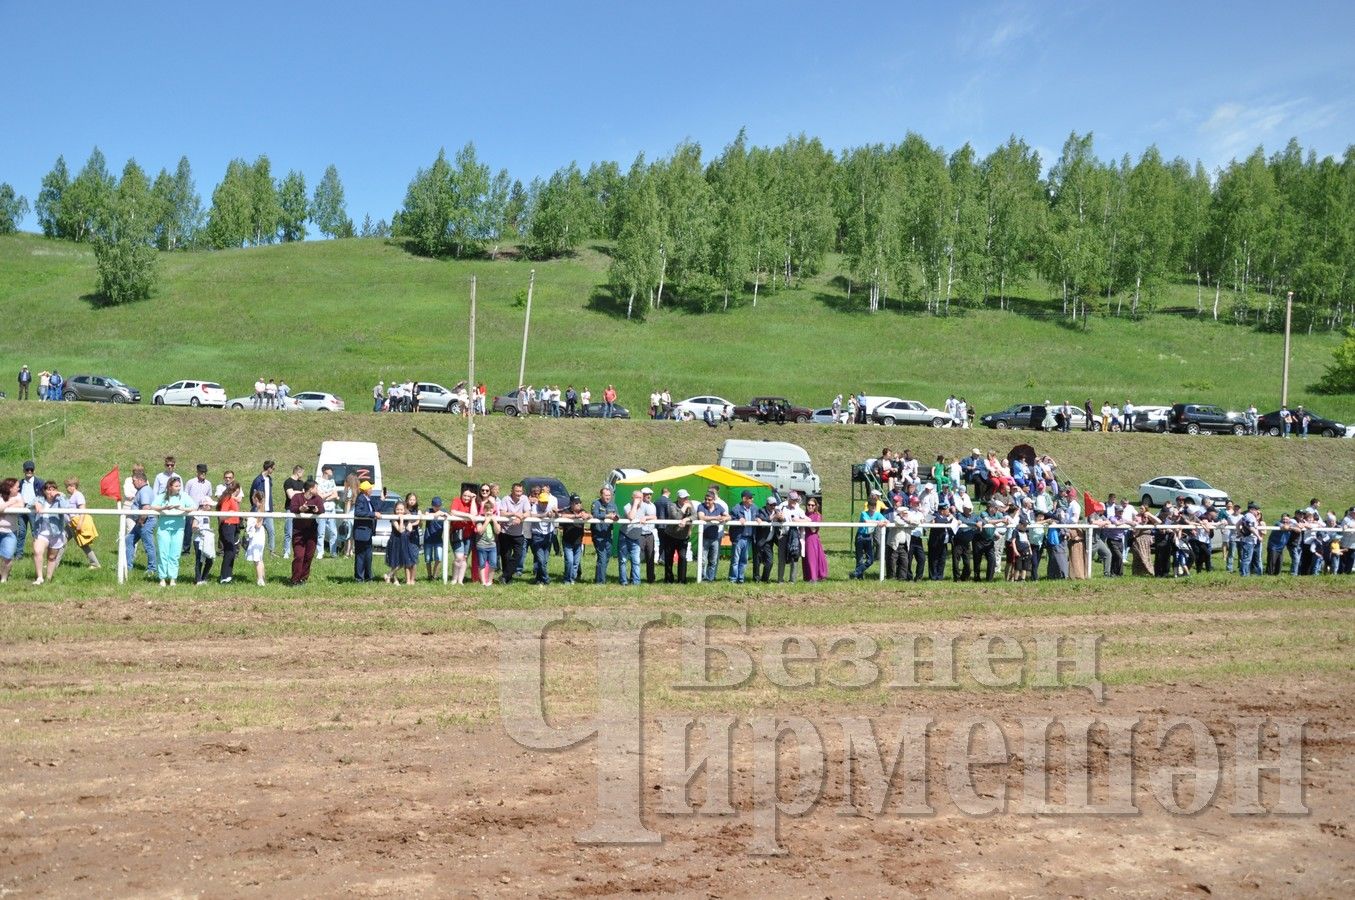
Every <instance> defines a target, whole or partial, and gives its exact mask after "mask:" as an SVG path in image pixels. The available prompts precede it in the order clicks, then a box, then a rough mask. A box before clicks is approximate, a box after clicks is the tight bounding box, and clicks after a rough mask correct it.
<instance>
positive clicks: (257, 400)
mask: <svg viewBox="0 0 1355 900" xmlns="http://www.w3.org/2000/svg"><path fill="white" fill-rule="evenodd" d="M263 391H264V383H263V379H262V378H260V379H258V380H257V381H255V382H254V408H255V409H259V408H260V407H261V406H263Z"/></svg>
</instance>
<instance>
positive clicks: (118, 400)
mask: <svg viewBox="0 0 1355 900" xmlns="http://www.w3.org/2000/svg"><path fill="white" fill-rule="evenodd" d="M113 402H114V403H126V402H127V398H126V397H124V396H122V395H121V394H114V395H113Z"/></svg>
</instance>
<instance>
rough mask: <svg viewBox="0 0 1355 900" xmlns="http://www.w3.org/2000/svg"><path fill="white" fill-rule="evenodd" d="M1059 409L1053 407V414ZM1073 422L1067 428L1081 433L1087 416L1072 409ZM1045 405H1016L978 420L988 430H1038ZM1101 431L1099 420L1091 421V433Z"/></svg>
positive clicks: (1077, 408) (1076, 409)
mask: <svg viewBox="0 0 1355 900" xmlns="http://www.w3.org/2000/svg"><path fill="white" fill-rule="evenodd" d="M1059 408H1060V407H1059V406H1058V405H1055V407H1054V409H1055V414H1057V411H1058V409H1059ZM1072 412H1073V420H1072V421H1071V422H1070V423H1069V424H1068V427H1069V428H1070V429H1071V430H1073V431H1081V430H1082V429H1084V428H1085V427H1086V425H1087V414H1086V413H1084V412H1083V411H1082V410H1081V409H1080V408H1079V407H1076V406H1074V407H1072ZM1044 415H1045V405H1044V404H1043V403H1016V404H1013V405H1012V406H1009V407H1007V408H1006V409H1004V410H1002V411H1001V412H995V413H988V414H987V415H985V416H982V417H980V418H979V424H980V425H986V426H988V427H989V428H997V429H1004V428H1033V429H1035V430H1037V431H1038V430H1039V428H1040V423H1041V422H1043V421H1044ZM1100 430H1101V420H1100V419H1092V431H1100Z"/></svg>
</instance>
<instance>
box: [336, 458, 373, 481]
mask: <svg viewBox="0 0 1355 900" xmlns="http://www.w3.org/2000/svg"><path fill="white" fill-rule="evenodd" d="M325 465H327V466H329V467H331V468H332V469H333V470H334V483H335V484H343V483H344V481H346V480H347V479H348V473H349V472H352V473H354V474H356V475H357V476H358V478H359V479H362V478H369V479H370V478H371V477H372V466H370V465H368V464H366V463H328V462H327V463H325Z"/></svg>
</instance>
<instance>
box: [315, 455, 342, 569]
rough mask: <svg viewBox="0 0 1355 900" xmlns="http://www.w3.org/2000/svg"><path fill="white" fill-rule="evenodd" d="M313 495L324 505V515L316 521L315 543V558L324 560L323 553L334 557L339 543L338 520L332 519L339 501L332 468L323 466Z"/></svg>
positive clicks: (337, 487)
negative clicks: (317, 526) (317, 532)
mask: <svg viewBox="0 0 1355 900" xmlns="http://www.w3.org/2000/svg"><path fill="white" fill-rule="evenodd" d="M315 494H316V496H318V497H319V498H320V499H321V500H323V501H324V503H325V514H324V515H323V516H321V517H320V518H319V519H317V520H316V524H317V525H319V526H320V534H319V538H318V540H317V542H316V548H315V558H316V559H324V558H325V553H326V552H328V553H329V555H330V556H333V555H334V552H335V549H336V545H337V544H338V543H339V520H338V519H335V518H334V510H335V509H336V508H337V507H336V505H335V504H336V503H337V502H338V500H339V486H338V485H337V484H335V483H334V467H333V466H325V467H324V468H323V469H321V470H320V477H319V478H317V479H316V480H315Z"/></svg>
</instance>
